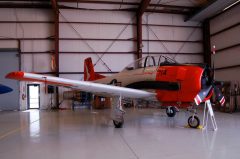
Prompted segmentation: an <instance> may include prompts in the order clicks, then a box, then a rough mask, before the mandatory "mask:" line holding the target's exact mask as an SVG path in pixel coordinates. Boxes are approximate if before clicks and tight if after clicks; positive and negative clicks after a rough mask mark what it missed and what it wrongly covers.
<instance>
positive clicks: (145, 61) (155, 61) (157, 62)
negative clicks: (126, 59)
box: [123, 55, 177, 71]
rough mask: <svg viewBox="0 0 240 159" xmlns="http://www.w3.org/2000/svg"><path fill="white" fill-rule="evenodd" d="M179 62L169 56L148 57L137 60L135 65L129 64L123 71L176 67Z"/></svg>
mask: <svg viewBox="0 0 240 159" xmlns="http://www.w3.org/2000/svg"><path fill="white" fill-rule="evenodd" d="M175 64H177V62H176V61H175V60H173V59H171V58H169V57H167V56H163V55H160V56H146V57H143V58H140V59H137V60H136V61H134V62H133V63H131V64H129V65H128V66H127V67H125V68H124V70H123V71H129V70H135V69H139V68H145V67H153V66H163V65H164V66H166V65H175Z"/></svg>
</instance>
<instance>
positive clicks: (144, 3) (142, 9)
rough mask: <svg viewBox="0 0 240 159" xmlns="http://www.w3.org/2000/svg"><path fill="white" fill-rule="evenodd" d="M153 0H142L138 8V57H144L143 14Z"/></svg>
mask: <svg viewBox="0 0 240 159" xmlns="http://www.w3.org/2000/svg"><path fill="white" fill-rule="evenodd" d="M150 1H151V0H142V1H141V3H140V6H139V8H138V10H137V59H139V58H142V47H143V44H142V15H143V13H144V12H145V10H146V9H147V7H148V5H149V4H150Z"/></svg>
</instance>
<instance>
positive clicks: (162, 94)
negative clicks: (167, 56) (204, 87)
mask: <svg viewBox="0 0 240 159" xmlns="http://www.w3.org/2000/svg"><path fill="white" fill-rule="evenodd" d="M203 72H204V68H202V67H200V66H197V65H166V66H149V67H144V68H138V69H133V70H131V69H129V70H128V69H125V70H123V71H122V72H120V73H117V74H115V75H113V76H109V77H105V78H102V79H98V80H95V81H94V82H96V83H104V84H113V85H118V86H122V87H128V88H134V89H143V90H148V91H152V92H156V99H157V100H158V101H159V102H161V103H162V105H176V106H184V105H189V104H190V103H192V102H193V101H194V97H195V96H196V95H197V93H198V92H199V91H200V90H201V78H202V74H203Z"/></svg>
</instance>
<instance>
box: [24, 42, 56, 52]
mask: <svg viewBox="0 0 240 159" xmlns="http://www.w3.org/2000/svg"><path fill="white" fill-rule="evenodd" d="M53 49H54V44H53V41H49V40H24V41H21V50H22V52H31V51H33V52H42V51H50V50H53Z"/></svg>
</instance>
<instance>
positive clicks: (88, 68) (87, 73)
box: [84, 57, 105, 81]
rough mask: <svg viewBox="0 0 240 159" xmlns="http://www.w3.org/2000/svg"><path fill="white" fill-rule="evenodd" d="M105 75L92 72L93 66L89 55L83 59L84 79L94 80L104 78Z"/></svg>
mask: <svg viewBox="0 0 240 159" xmlns="http://www.w3.org/2000/svg"><path fill="white" fill-rule="evenodd" d="M104 77H105V76H103V75H100V74H97V73H95V72H94V67H93V63H92V59H91V57H88V58H86V59H85V61H84V81H94V80H97V79H101V78H104Z"/></svg>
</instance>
